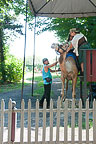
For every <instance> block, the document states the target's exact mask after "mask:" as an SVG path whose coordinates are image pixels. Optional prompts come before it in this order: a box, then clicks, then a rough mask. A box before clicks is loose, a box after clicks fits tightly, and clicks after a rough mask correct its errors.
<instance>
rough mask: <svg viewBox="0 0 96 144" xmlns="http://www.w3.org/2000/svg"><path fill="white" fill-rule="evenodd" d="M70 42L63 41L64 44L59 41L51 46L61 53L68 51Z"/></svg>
mask: <svg viewBox="0 0 96 144" xmlns="http://www.w3.org/2000/svg"><path fill="white" fill-rule="evenodd" d="M68 46H69V45H68V43H63V44H58V43H53V44H52V45H51V48H53V49H55V51H56V52H59V53H60V54H62V53H64V52H66V50H67V48H68Z"/></svg>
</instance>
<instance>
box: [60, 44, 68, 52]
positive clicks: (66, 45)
mask: <svg viewBox="0 0 96 144" xmlns="http://www.w3.org/2000/svg"><path fill="white" fill-rule="evenodd" d="M68 47H69V44H68V43H64V44H63V45H62V48H63V49H64V50H65V51H66V50H67V48H68Z"/></svg>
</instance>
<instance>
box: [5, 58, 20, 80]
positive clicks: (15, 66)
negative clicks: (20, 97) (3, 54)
mask: <svg viewBox="0 0 96 144" xmlns="http://www.w3.org/2000/svg"><path fill="white" fill-rule="evenodd" d="M21 78H22V62H21V60H19V59H17V58H15V57H14V56H8V57H7V60H6V79H7V81H8V82H19V81H20V80H21Z"/></svg>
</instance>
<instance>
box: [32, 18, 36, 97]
mask: <svg viewBox="0 0 96 144" xmlns="http://www.w3.org/2000/svg"><path fill="white" fill-rule="evenodd" d="M35 36H36V16H35V25H34V50H33V74H32V96H33V91H34V90H33V86H34V66H35Z"/></svg>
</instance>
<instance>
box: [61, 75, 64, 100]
mask: <svg viewBox="0 0 96 144" xmlns="http://www.w3.org/2000/svg"><path fill="white" fill-rule="evenodd" d="M61 80H62V92H61V95H62V97H61V103H62V101H63V98H64V85H65V78H64V77H63V76H61Z"/></svg>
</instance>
